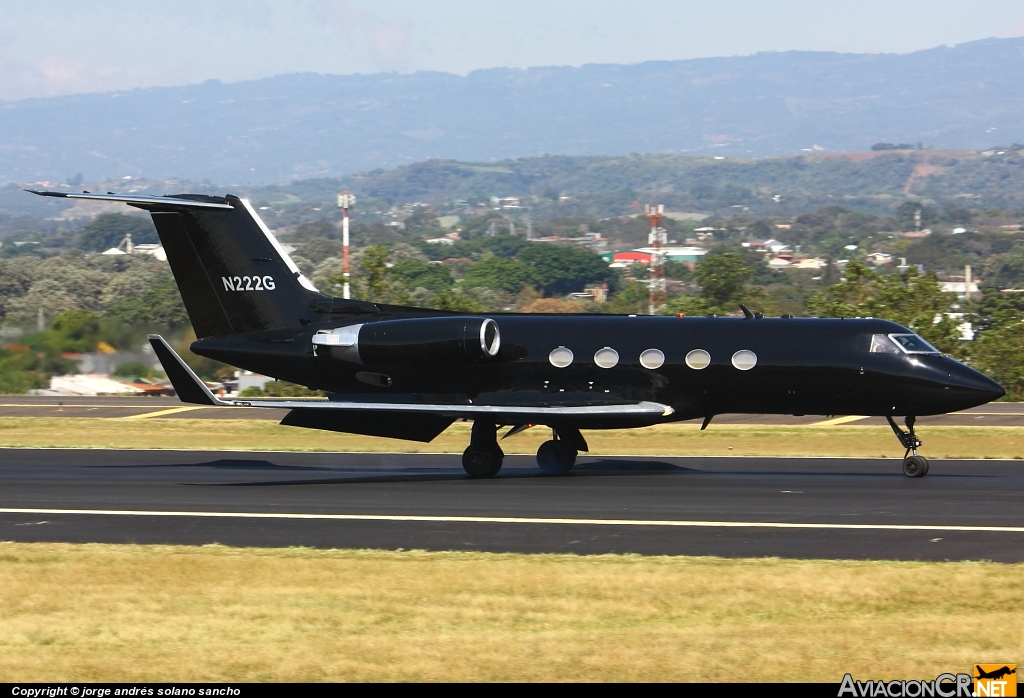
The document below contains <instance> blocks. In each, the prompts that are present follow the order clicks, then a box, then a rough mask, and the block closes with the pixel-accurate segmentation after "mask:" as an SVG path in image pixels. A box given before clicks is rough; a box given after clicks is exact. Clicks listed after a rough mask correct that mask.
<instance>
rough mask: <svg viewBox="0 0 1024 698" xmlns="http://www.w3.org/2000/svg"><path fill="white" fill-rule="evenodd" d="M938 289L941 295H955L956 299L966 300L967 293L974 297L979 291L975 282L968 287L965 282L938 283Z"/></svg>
mask: <svg viewBox="0 0 1024 698" xmlns="http://www.w3.org/2000/svg"><path fill="white" fill-rule="evenodd" d="M939 288H940V289H942V292H943V293H955V294H956V295H957V298H966V297H967V294H968V293H970V294H972V295H975V296H976V294H977V293H979V291H980V290H981V289H979V288H978V282H977V281H972V282H971V283H970V285H968V284H967V283H966V282H965V281H940V282H939Z"/></svg>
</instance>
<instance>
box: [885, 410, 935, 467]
mask: <svg viewBox="0 0 1024 698" xmlns="http://www.w3.org/2000/svg"><path fill="white" fill-rule="evenodd" d="M885 419H886V420H887V421H888V422H889V426H890V427H892V431H893V433H894V434H896V438H897V439H899V440H900V444H902V445H903V448H905V449H907V450H906V452H905V453H904V454H903V474H904V475H906V476H907V477H924V476H925V475H927V474H928V459H927V458H925V457H924V456H919V455H917V449H918V447H919V446H920V445H921V440H920V439H919V438H917V434H915V433H914V422H916V421H917V418H916V417H914V416H913V415H908V416H907V417H906V419H905V420H904V421H905V422H906V424H907V431H903V430H902V429H900V428H899V426H897V424H896V422H894V421H893V419H892V417H891V416H887V417H886V418H885Z"/></svg>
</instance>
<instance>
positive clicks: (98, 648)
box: [0, 398, 1024, 682]
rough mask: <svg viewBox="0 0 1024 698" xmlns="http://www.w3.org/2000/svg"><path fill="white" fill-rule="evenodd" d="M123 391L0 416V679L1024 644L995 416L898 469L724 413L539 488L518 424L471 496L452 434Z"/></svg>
mask: <svg viewBox="0 0 1024 698" xmlns="http://www.w3.org/2000/svg"><path fill="white" fill-rule="evenodd" d="M17 400H19V401H21V400H23V399H22V398H18V399H17ZM3 402H5V403H8V404H10V403H13V402H15V401H14V400H10V399H7V400H4V401H3ZM141 403H143V404H142V406H141V407H136V408H135V410H128V409H127V408H123V407H121V408H115V407H113V406H108V407H102V406H100V405H97V404H95V403H93V404H91V405H90V404H86V403H83V404H81V405H77V406H72V405H68V404H65V405H59V406H47V407H45V408H38V407H21V408H14V407H0V410H4V409H6V410H15V409H17V410H22V412H21V413H20V414H9V413H8V414H6V415H5V418H4V420H3V422H2V423H0V540H3V541H6V542H3V543H0V559H2V560H3V561H4V564H3V565H2V566H0V585H2V587H3V588H4V590H5V592H4V596H5V604H4V609H3V612H2V614H0V677H2V678H4V679H8V680H12V679H17V680H23V681H24V680H32V679H35V680H56V679H60V678H67V679H70V678H77V679H82V680H95V681H117V680H126V679H128V678H131V679H134V680H147V681H158V680H175V681H182V680H212V681H226V680H234V681H238V680H250V681H272V680H573V679H576V680H579V679H587V680H683V681H701V680H751V681H757V680H769V681H770V680H775V681H789V680H804V681H807V680H811V681H827V682H837V681H838V680H839V679H841V678H842V675H843V674H844V673H847V672H852V673H853V674H854V675H855V676H872V677H890V676H932V675H935V674H937V673H940V672H943V671H950V670H954V671H967V670H968V669H969V667H970V665H971V664H972V663H973V662H976V661H983V660H988V659H993V660H998V661H1003V660H1006V661H1011V662H1012V661H1014V660H1015V659H1016V658H1017V657H1020V656H1021V655H1022V650H1024V635H1022V634H1021V633H1020V631H1019V630H1018V631H1015V630H1013V628H1014V627H1018V626H1020V625H1021V624H1022V623H1021V621H1022V620H1024V618H1021V617H1019V616H1020V615H1021V613H1022V611H1021V610H1020V609H1022V608H1024V581H1022V580H1024V575H1022V574H1021V573H1022V571H1024V507H1022V506H1021V504H1022V503H1024V502H1022V501H1021V500H1022V496H1024V462H1021V461H1019V460H1017V459H1019V458H1020V455H1021V454H1022V453H1024V448H1022V447H1021V446H1020V444H1021V443H1022V442H1024V421H1021V422H1020V424H1021V425H1017V420H1024V409H1022V408H1021V406H1019V405H1012V404H1005V403H1004V404H997V405H988V406H986V408H984V409H982V410H979V412H987V414H977V413H973V414H972V413H961V414H959V415H949V416H945V417H942V418H936V423H933V424H928V423H927V421H926V420H922V421H921V427H920V433H921V435H922V437H923V439H924V440H925V443H926V447H925V449H924V451H925V452H926V453H927V454H928V455H929V457H931V458H932V471H931V473H930V474H929V476H928V477H926V478H924V479H922V480H910V479H908V478H905V477H904V476H903V475H902V474H900V472H899V460H898V459H899V456H900V455H901V453H900V452H899V448H898V445H897V444H895V443H893V442H894V441H895V439H894V438H893V436H892V433H891V432H890V431H888V427H885V426H884V424H883V425H880V424H875V423H873V422H872V421H871V420H854V419H850V418H844V417H834V418H830V419H823V418H815V419H810V418H805V419H803V420H798V419H792V418H790V419H789V420H788V421H789V423H786V421H787V420H783V419H779V418H774V421H775V422H776V423H774V424H772V423H761V422H762V420H761V419H758V418H757V417H747V418H738V417H732V418H723V419H722V423H721V424H717V423H713V424H712V426H711V427H709V429H708V430H707V431H704V432H701V431H699V425H698V424H693V423H684V424H679V425H670V426H663V427H656V428H653V429H647V430H634V431H630V432H614V433H611V432H610V433H607V434H601V433H600V432H587V433H586V435H587V438H588V440H589V441H590V444H591V454H589V455H587V456H585V457H581V459H580V463H579V465H578V466H577V468H576V469H575V470H574V471H573V473H572V474H571V475H570V476H568V477H563V478H547V477H542V476H541V475H540V474H539V472H538V471H537V470H536V465H535V463H534V462H533V459H532V457H529V456H525V455H514V454H517V453H523V454H528V453H531V452H532V450H533V449H535V447H536V444H535V442H536V441H539V440H540V439H541V438H544V437H545V436H546V435H545V434H542V433H540V432H544V431H545V430H543V429H537V430H531V431H528V432H527V433H525V434H522V435H518V436H515V437H513V438H511V439H508V440H506V441H503V442H502V445H503V447H505V448H506V449H507V451H508V452H509V453H510V454H512V455H510V456H509V457H508V459H507V463H506V467H505V468H503V470H502V472H501V473H500V475H499V476H498V477H497V478H495V479H494V480H488V481H473V480H468V479H467V478H466V477H465V475H464V473H463V472H462V469H461V467H460V465H459V459H458V457H457V455H455V454H457V453H459V452H460V451H461V449H462V448H464V446H465V442H466V438H467V437H468V427H467V426H466V425H461V424H456V425H454V426H453V427H452V428H451V429H450V430H449V431H448V432H446V433H445V434H443V435H442V436H441V437H440V438H439V439H438V440H437V441H436V442H435V443H431V444H405V443H403V442H394V441H388V440H382V439H370V438H367V437H358V436H349V435H342V434H326V433H324V434H318V437H320V438H318V439H317V443H316V444H315V447H314V448H310V440H309V439H308V436H307V434H306V433H303V432H301V431H300V430H297V429H292V428H288V427H280V426H278V425H276V424H274V423H273V422H270V421H268V420H266V419H252V418H250V416H256V415H258V416H260V417H263V416H265V414H266V412H268V411H267V410H259V411H257V410H239V411H235V410H219V411H218V410H192V411H174V412H167V410H173V409H174V407H172V406H168V405H164V404H162V403H158V404H155V405H152V406H150V405H147V404H144V403H146V401H141ZM19 404H30V403H26V402H19ZM180 406H181V405H180V403H178V404H177V405H176V407H180ZM90 408H95V409H90ZM39 409H54V410H59V412H58V413H54V414H52V415H51V416H32V415H34V414H37V413H38V410H39ZM33 410H35V411H33ZM75 410H78V412H77V413H76V412H75ZM25 412H28V413H29V414H25ZM126 412H127V414H126ZM203 412H207V413H208V414H207V415H203V414H202V413H203ZM224 412H230V413H231V415H230V418H224V417H222V416H221V414H222V413H224ZM82 413H86V414H82ZM88 413H92V414H88ZM96 413H100V414H96ZM214 413H217V414H214ZM239 413H241V414H239ZM993 413H995V414H993ZM1018 413H1020V414H1018ZM136 415H142V416H141V417H139V416H136ZM225 416H226V415H225ZM239 417H241V418H239ZM979 418H980V419H979ZM942 420H944V421H942ZM780 422H781V423H780ZM794 422H795V423H794ZM864 422H866V424H863V423H864ZM979 422H981V423H995V424H996V425H995V426H979V425H978V423H979ZM859 423H861V424H862V425H860V424H859ZM532 431H536V432H538V433H537V434H532V433H531V432H532ZM403 446H412V448H411V449H408V450H410V451H412V450H413V449H417V448H420V449H422V450H423V451H429V452H428V453H422V452H421V453H415V452H409V453H404V454H403V453H396V452H395V450H396V447H403ZM730 446H731V447H732V448H731V449H730V448H729V447H730ZM644 448H647V449H648V451H647V452H645V451H644V450H643V449H644ZM968 451H969V452H970V453H971V455H966V452H968ZM680 453H685V454H687V456H686V457H679V455H676V454H680ZM623 454H629V455H623ZM668 454H673V455H668ZM795 455H799V456H801V457H794V456H795ZM882 455H885V456H887V457H886V458H881V457H880V456H882ZM837 456H843V457H837ZM750 656H757V657H758V658H759V660H758V662H757V663H756V664H755V665H751V664H750V663H749V657H750ZM737 666H745V667H746V668H745V669H744V674H743V675H742V676H737V675H736V673H735V671H736V669H735V667H737ZM140 672H141V673H140Z"/></svg>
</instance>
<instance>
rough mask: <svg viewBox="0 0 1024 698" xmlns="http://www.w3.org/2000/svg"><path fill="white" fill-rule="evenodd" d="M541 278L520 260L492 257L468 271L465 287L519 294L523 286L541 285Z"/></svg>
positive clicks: (464, 279) (464, 280)
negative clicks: (481, 287)
mask: <svg viewBox="0 0 1024 698" xmlns="http://www.w3.org/2000/svg"><path fill="white" fill-rule="evenodd" d="M539 281H540V277H539V275H538V274H537V272H536V271H534V269H533V268H531V267H530V266H529V265H528V264H526V263H524V262H521V261H519V260H518V259H503V258H501V257H490V258H488V259H485V260H482V261H480V262H477V263H476V264H474V265H472V266H471V267H470V268H469V269H467V270H466V276H465V277H464V278H463V280H462V284H463V286H466V287H472V286H483V287H484V288H493V289H494V290H496V291H505V292H506V293H518V292H519V291H520V290H521V289H522V288H523V286H536V285H539Z"/></svg>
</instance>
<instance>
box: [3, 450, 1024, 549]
mask: <svg viewBox="0 0 1024 698" xmlns="http://www.w3.org/2000/svg"><path fill="white" fill-rule="evenodd" d="M1022 505H1024V461H933V462H932V465H931V472H930V473H929V475H928V476H927V477H925V478H923V479H919V480H911V479H909V478H906V477H904V476H903V475H902V474H900V471H899V461H898V460H896V459H824V458H806V459H803V458H801V459H797V458H660V457H659V458H601V457H581V458H580V461H579V464H578V465H577V467H576V469H574V470H573V472H572V473H571V474H570V475H569V476H568V477H562V478H548V477H543V476H541V475H540V472H539V470H537V468H536V465H535V463H534V460H533V459H532V458H531V457H527V456H509V457H507V458H506V460H505V467H504V468H503V469H502V471H501V474H500V476H499V477H498V478H495V479H494V480H469V479H467V478H466V477H465V475H464V473H463V471H462V468H461V465H460V459H459V456H453V455H422V454H335V453H316V454H311V453H265V452H195V451H101V450H56V449H54V450H36V449H0V540H8V541H67V542H110V543H125V542H129V543H175V544H187V545H199V544H206V543H222V544H226V545H239V546H275V547H276V546H294V545H303V546H314V547H330V548H335V547H337V548H384V549H430V550H481V551H494V552H506V551H511V552H572V553H580V554H594V553H626V552H633V553H641V554H669V555H721V556H730V557H736V556H743V557H750V556H755V557H757V556H780V557H788V558H836V559H906V560H995V561H1003V562H1020V561H1022V560H1024V506H1022Z"/></svg>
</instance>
